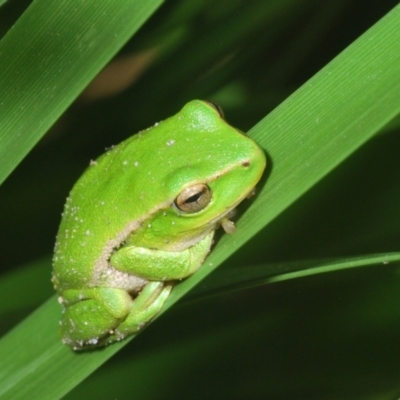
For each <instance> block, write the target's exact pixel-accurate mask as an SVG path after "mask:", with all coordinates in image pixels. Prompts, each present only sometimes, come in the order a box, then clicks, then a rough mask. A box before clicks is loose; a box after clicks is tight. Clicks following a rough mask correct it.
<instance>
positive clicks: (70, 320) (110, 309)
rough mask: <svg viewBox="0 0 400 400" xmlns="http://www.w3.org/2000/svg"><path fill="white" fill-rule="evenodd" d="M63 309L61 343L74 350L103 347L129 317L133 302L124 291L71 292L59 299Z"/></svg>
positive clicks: (100, 289) (77, 290) (101, 289)
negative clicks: (106, 337)
mask: <svg viewBox="0 0 400 400" xmlns="http://www.w3.org/2000/svg"><path fill="white" fill-rule="evenodd" d="M59 301H60V303H61V304H62V305H63V307H64V313H63V317H62V319H61V322H60V332H61V335H62V340H63V342H64V343H65V344H67V345H68V346H71V347H72V348H73V349H74V350H83V349H85V348H90V347H96V346H99V345H101V341H102V338H104V337H105V336H108V335H109V333H110V332H111V331H113V329H114V328H115V327H117V326H118V325H119V324H120V323H121V322H122V321H124V320H125V318H126V317H127V316H128V315H129V312H130V310H131V308H132V305H133V300H132V298H131V296H130V295H129V293H127V292H126V291H125V290H122V289H114V288H90V289H69V290H65V291H64V292H63V293H62V296H61V297H60V298H59Z"/></svg>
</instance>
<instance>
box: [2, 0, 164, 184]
mask: <svg viewBox="0 0 400 400" xmlns="http://www.w3.org/2000/svg"><path fill="white" fill-rule="evenodd" d="M161 3H162V0H148V1H145V2H144V1H140V0H123V1H119V2H117V3H116V2H110V1H108V2H107V1H106V2H99V1H95V0H88V1H84V2H82V1H77V0H71V1H62V2H58V1H52V0H37V1H34V2H33V3H32V4H31V6H30V7H29V8H28V10H27V11H26V12H25V13H24V14H23V15H22V17H21V18H20V19H19V20H18V22H17V23H16V24H15V26H14V27H13V28H12V29H10V31H9V32H8V33H7V35H6V36H5V37H4V38H3V39H2V40H1V42H0V71H1V75H0V92H1V93H2V97H1V101H0V159H1V160H2V162H1V164H0V183H1V182H3V180H4V179H5V178H6V177H7V176H8V174H9V173H10V172H11V171H12V170H13V169H14V168H15V167H16V165H18V163H19V162H20V161H21V160H22V158H23V157H24V156H25V155H26V154H27V153H28V152H29V151H30V150H31V148H32V147H33V146H34V145H35V144H36V142H37V141H38V140H39V139H40V138H41V137H42V136H43V135H44V134H45V133H46V132H47V130H48V129H49V128H50V127H51V126H52V125H53V124H54V123H55V121H57V119H58V118H59V117H60V115H61V114H62V113H63V112H64V111H65V110H66V109H67V107H68V106H69V105H70V104H71V103H72V102H73V101H74V100H75V99H76V97H77V96H78V95H79V94H80V93H81V92H82V90H83V89H84V88H85V87H86V86H87V85H88V83H89V82H90V81H91V80H92V79H93V78H94V77H95V76H96V75H97V74H98V73H99V71H100V70H101V69H102V68H103V67H104V66H105V65H106V63H107V62H108V61H110V60H111V58H112V57H113V56H114V55H115V54H116V53H117V51H118V50H119V49H121V47H122V46H123V45H124V44H125V43H126V41H127V40H128V39H129V38H130V37H131V36H132V35H133V33H134V32H135V31H136V30H137V29H138V28H139V27H140V26H141V25H142V24H143V23H144V21H146V19H147V18H148V17H149V16H150V15H151V13H152V12H154V11H155V9H156V8H157V7H158V6H159V5H160V4H161Z"/></svg>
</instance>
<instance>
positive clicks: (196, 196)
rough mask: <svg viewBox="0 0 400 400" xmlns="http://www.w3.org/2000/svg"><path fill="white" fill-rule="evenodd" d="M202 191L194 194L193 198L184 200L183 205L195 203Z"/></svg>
mask: <svg viewBox="0 0 400 400" xmlns="http://www.w3.org/2000/svg"><path fill="white" fill-rule="evenodd" d="M203 193H204V191H201V192H199V193H196V194H194V195H193V196H190V197H188V198H187V199H186V201H185V203H186V204H187V203H196V201H197V200H198V199H199V198H200V197H201V196H202V194H203Z"/></svg>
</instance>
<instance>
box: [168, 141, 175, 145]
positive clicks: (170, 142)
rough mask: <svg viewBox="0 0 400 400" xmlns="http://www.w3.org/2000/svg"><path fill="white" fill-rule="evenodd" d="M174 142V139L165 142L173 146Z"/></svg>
mask: <svg viewBox="0 0 400 400" xmlns="http://www.w3.org/2000/svg"><path fill="white" fill-rule="evenodd" d="M174 144H175V140H174V139H171V140H168V142H167V146H173V145H174Z"/></svg>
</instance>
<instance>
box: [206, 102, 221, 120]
mask: <svg viewBox="0 0 400 400" xmlns="http://www.w3.org/2000/svg"><path fill="white" fill-rule="evenodd" d="M206 103H207V104H209V105H210V106H212V107H213V108H214V109H215V110H216V111H217V112H218V114H219V116H220V117H221V118H222V119H224V118H225V114H224V110H223V109H222V108H221V107H220V106H219V105H218V104H216V103H214V102H212V101H210V100H206Z"/></svg>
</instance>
